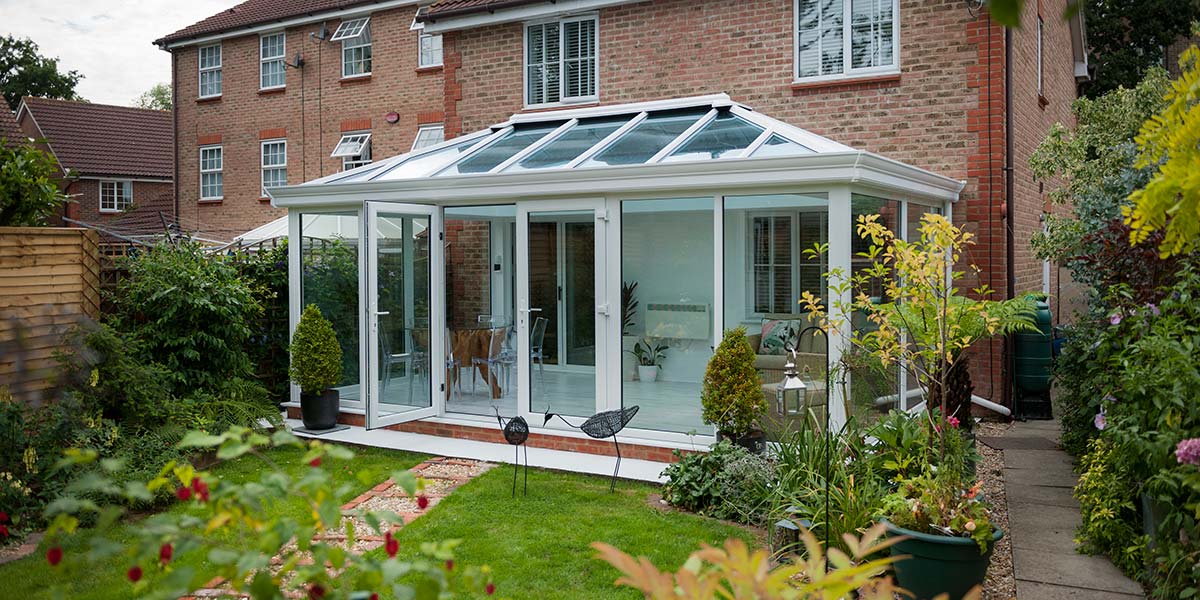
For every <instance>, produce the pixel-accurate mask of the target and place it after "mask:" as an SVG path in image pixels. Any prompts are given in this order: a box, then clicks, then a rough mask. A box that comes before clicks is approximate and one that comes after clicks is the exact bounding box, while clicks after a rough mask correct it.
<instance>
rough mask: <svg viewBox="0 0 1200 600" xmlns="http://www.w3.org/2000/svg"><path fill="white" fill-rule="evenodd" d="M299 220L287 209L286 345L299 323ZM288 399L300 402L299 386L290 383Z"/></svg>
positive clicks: (301, 271)
mask: <svg viewBox="0 0 1200 600" xmlns="http://www.w3.org/2000/svg"><path fill="white" fill-rule="evenodd" d="M300 218H301V214H300V213H299V212H297V211H296V210H292V209H288V343H289V344H290V343H291V341H292V333H293V332H294V331H296V323H299V322H300V309H301V307H300V302H301V300H302V298H301V296H302V294H303V287H304V279H303V269H304V266H303V265H302V264H301V263H300V261H301V256H300V246H301V244H302V243H303V241H302V240H301V239H300ZM288 399H289V400H291V401H292V402H296V403H299V402H300V386H298V385H296V384H294V383H292V384H290V385H289V393H288Z"/></svg>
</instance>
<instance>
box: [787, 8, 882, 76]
mask: <svg viewBox="0 0 1200 600" xmlns="http://www.w3.org/2000/svg"><path fill="white" fill-rule="evenodd" d="M801 1H802V0H792V80H793V82H794V83H810V82H819V81H838V80H843V79H859V78H864V77H876V76H879V75H895V74H899V73H900V0H891V2H892V64H890V65H878V66H874V67H859V68H854V67H853V64H854V57H853V53H852V45H853V35H852V33H853V26H854V24H853V22H852V17H853V4H852V3H853V0H843V1H842V72H841V73H829V74H827V75H809V76H807V77H801V76H800V2H801Z"/></svg>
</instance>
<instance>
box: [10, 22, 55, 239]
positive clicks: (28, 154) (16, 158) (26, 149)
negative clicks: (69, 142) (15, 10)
mask: <svg viewBox="0 0 1200 600" xmlns="http://www.w3.org/2000/svg"><path fill="white" fill-rule="evenodd" d="M7 39H8V38H0V46H2V45H3V43H4V42H5V41H6V40H7ZM3 72H5V71H0V73H3ZM10 141H14V142H15V141H16V140H10ZM58 171H59V166H58V161H56V160H55V159H54V157H53V156H51V155H50V154H48V153H46V152H43V151H42V150H41V149H39V148H37V147H35V146H33V145H32V144H24V145H20V146H15V147H11V148H10V147H7V146H4V145H0V227H40V226H43V225H47V224H48V223H49V219H50V218H51V217H53V216H54V214H55V212H56V211H57V210H58V209H59V207H60V206H62V205H63V204H64V203H66V202H69V201H70V199H69V198H68V197H67V196H65V195H63V194H62V192H60V191H59V188H58V184H57V183H56V181H57V177H58V176H59V172H58Z"/></svg>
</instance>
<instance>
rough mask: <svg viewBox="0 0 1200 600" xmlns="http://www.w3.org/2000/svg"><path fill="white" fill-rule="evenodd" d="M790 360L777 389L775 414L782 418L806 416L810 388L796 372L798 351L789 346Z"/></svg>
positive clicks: (784, 368)
mask: <svg viewBox="0 0 1200 600" xmlns="http://www.w3.org/2000/svg"><path fill="white" fill-rule="evenodd" d="M787 351H788V359H787V363H786V364H785V365H784V366H783V381H780V382H779V383H778V384H777V385H776V387H775V413H776V414H778V415H779V416H782V417H795V416H800V415H803V414H804V411H805V409H806V408H807V407H806V403H807V400H808V386H807V385H805V383H804V380H803V379H800V374H799V373H797V372H796V349H795V348H794V347H793V346H792V345H791V344H788V345H787Z"/></svg>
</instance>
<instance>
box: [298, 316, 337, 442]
mask: <svg viewBox="0 0 1200 600" xmlns="http://www.w3.org/2000/svg"><path fill="white" fill-rule="evenodd" d="M289 350H290V352H291V355H292V363H291V365H290V367H289V374H290V375H291V378H292V383H295V384H296V385H298V386H300V415H301V419H302V420H303V421H304V427H305V428H306V429H311V430H314V431H316V430H322V429H331V428H333V427H335V426H337V418H338V391H337V390H335V389H333V386H335V385H337V383H338V382H339V381H341V380H342V347H341V346H340V345H338V341H337V334H336V333H334V331H333V324H331V323H330V322H329V320H328V319H326V318H325V317H324V316H322V315H321V310H320V309H319V308H317V305H315V304H309V305H308V306H307V307H305V308H304V313H303V314H301V315H300V322H299V323H297V324H296V331H295V332H293V333H292V343H291V346H290V347H289Z"/></svg>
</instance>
